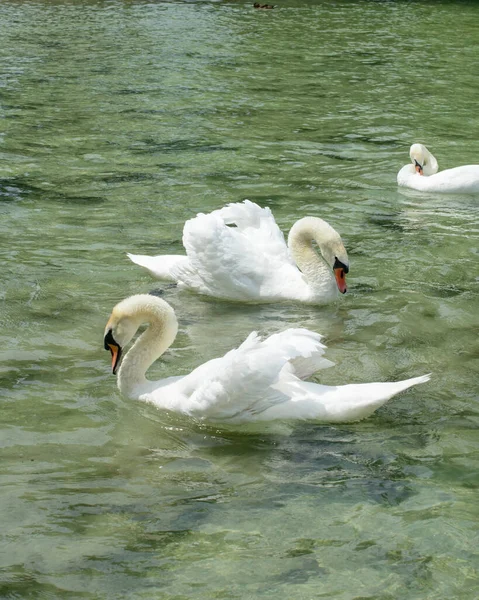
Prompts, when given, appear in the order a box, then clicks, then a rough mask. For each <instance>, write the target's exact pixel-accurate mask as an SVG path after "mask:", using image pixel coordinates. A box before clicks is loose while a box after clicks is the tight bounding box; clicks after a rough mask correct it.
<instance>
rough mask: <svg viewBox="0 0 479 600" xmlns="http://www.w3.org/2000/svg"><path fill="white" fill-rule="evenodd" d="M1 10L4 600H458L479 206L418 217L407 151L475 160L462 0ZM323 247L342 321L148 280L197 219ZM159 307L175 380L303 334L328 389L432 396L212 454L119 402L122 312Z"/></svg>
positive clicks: (470, 45)
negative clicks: (404, 171)
mask: <svg viewBox="0 0 479 600" xmlns="http://www.w3.org/2000/svg"><path fill="white" fill-rule="evenodd" d="M278 3H279V6H278V7H277V8H276V9H274V10H272V11H261V10H255V9H253V7H252V4H253V2H252V0H249V1H248V2H243V1H241V0H231V1H223V2H188V3H186V2H185V3H173V2H171V3H167V2H165V3H159V2H150V3H147V2H145V3H143V2H135V1H127V0H125V1H123V2H121V1H113V2H106V1H105V2H80V1H79V0H77V1H72V2H62V1H51V2H46V1H40V0H38V1H31V2H21V1H17V2H14V1H9V0H6V1H4V2H2V4H1V7H0V34H1V40H2V41H1V44H0V66H1V68H0V102H1V103H0V117H1V121H0V122H1V135H0V157H1V163H0V166H1V171H0V177H1V180H0V215H1V218H0V236H1V240H2V243H1V246H0V253H1V263H0V264H1V265H2V269H1V279H0V283H1V287H0V298H1V312H0V320H1V333H0V335H1V342H2V343H1V349H0V353H1V359H2V360H1V366H0V374H1V381H0V402H1V414H2V423H1V425H0V431H1V435H0V446H1V462H0V482H1V486H0V511H1V512H0V514H1V516H0V526H1V527H0V529H1V533H2V538H1V544H0V581H1V584H0V596H1V597H2V598H8V599H10V598H11V599H13V598H15V599H17V598H22V599H23V598H35V599H37V598H48V599H53V598H55V599H56V598H69V599H77V598H78V599H80V598H86V599H90V600H97V599H132V600H140V599H146V598H148V599H149V600H152V599H153V600H185V599H188V600H189V599H195V600H210V599H214V598H216V599H225V600H226V599H237V598H241V599H256V598H274V599H275V600H279V599H285V600H291V599H294V600H311V599H316V598H334V599H339V600H353V599H356V600H359V599H361V600H365V599H376V600H403V599H404V600H406V599H408V600H409V599H414V600H416V599H421V600H422V599H424V600H425V599H427V600H443V599H444V598H454V599H455V598H458V599H459V598H460V599H461V600H476V599H477V598H478V596H479V557H478V551H477V540H478V525H477V523H478V515H479V509H478V502H477V488H478V471H479V464H478V451H479V442H478V435H477V432H478V424H479V405H478V393H477V390H478V382H479V376H478V367H479V342H478V329H479V301H478V285H479V273H478V268H477V261H478V253H479V216H478V210H479V208H478V200H477V198H474V197H472V196H436V195H421V194H419V193H412V192H410V193H408V192H407V191H404V190H402V191H401V190H399V189H398V188H397V186H396V173H397V171H398V170H399V169H400V167H401V166H402V165H403V164H405V163H406V162H407V161H408V148H409V145H410V144H411V143H413V142H416V141H420V142H423V143H425V144H427V145H428V146H429V147H430V149H431V150H432V151H433V153H434V154H435V156H436V157H437V158H438V161H439V164H440V167H441V168H446V167H452V166H457V165H460V164H467V163H477V162H479V141H478V135H477V132H478V129H479V116H478V111H477V94H478V84H477V47H478V43H479V28H478V27H477V25H478V22H479V4H477V3H475V2H469V3H468V2H424V3H423V2H367V1H363V2H347V1H341V0H336V1H332V0H331V1H329V0H326V1H323V2H320V1H319V0H317V2H307V1H304V2H300V1H299V0H281V1H280V0H278ZM244 198H249V199H251V200H253V201H256V202H258V203H259V204H261V205H268V206H270V207H271V209H272V210H273V212H274V214H275V215H276V218H277V220H278V222H279V224H280V226H281V227H282V228H283V229H284V230H285V231H287V230H288V229H289V227H290V226H291V225H292V223H293V222H294V221H295V220H297V219H298V218H301V217H303V216H305V215H317V216H321V217H323V218H325V219H326V220H328V221H329V222H330V223H331V224H332V225H333V226H334V227H335V228H336V229H337V230H338V231H339V232H340V233H341V234H342V237H343V240H344V242H345V245H346V247H347V249H348V252H349V256H350V259H351V271H350V274H349V278H348V283H349V293H348V294H347V295H346V296H345V297H341V298H340V299H339V300H338V302H337V303H336V304H333V305H329V306H326V307H321V308H314V307H305V306H300V305H295V304H291V305H286V304H285V305H274V304H273V305H268V306H259V307H255V306H243V305H239V304H238V305H237V304H233V303H226V302H217V301H215V300H212V299H204V298H200V297H197V296H195V295H193V294H190V293H185V292H178V291H177V290H175V289H172V288H171V287H168V286H167V285H164V284H161V283H159V282H154V281H152V280H151V279H150V278H149V277H148V276H147V275H146V274H145V273H144V272H143V271H142V270H140V269H139V268H138V267H135V266H134V265H133V264H131V263H129V261H128V259H127V258H126V255H125V252H126V251H131V252H134V253H140V254H142V253H144V254H157V253H179V252H181V248H182V247H181V232H182V225H183V223H184V221H185V220H186V219H187V218H190V217H191V216H193V215H194V214H196V213H197V212H198V211H209V210H213V209H216V208H219V207H221V206H223V205H224V204H225V203H227V202H232V201H241V200H243V199H244ZM153 289H161V290H162V291H163V297H164V298H166V299H167V300H168V301H169V302H170V303H171V304H172V305H173V306H174V308H175V310H176V311H177V314H178V317H179V320H180V333H179V336H178V338H177V340H176V342H175V345H174V349H173V350H172V351H170V352H169V353H168V355H167V356H165V358H164V360H162V361H161V362H159V363H158V364H157V365H155V366H154V367H153V368H152V369H151V373H150V377H151V378H161V377H164V376H169V375H174V374H184V373H187V372H188V371H189V370H190V369H191V368H193V367H195V366H197V365H198V364H200V363H201V362H203V361H204V360H207V359H209V358H212V357H214V356H217V355H219V354H221V353H223V352H225V351H226V350H228V349H230V348H232V347H233V346H235V345H237V344H238V343H239V342H240V341H242V339H244V337H245V336H246V335H247V334H248V333H249V332H250V331H251V330H253V329H256V330H259V331H261V332H262V333H272V332H275V331H278V330H280V329H283V328H286V327H287V326H291V325H294V326H305V327H309V328H311V329H314V330H317V331H320V332H322V333H323V334H324V335H325V336H326V343H327V344H328V347H329V350H328V357H329V358H331V359H332V360H334V361H335V362H336V364H337V366H336V367H335V368H333V369H329V370H328V371H325V372H324V373H321V379H320V380H321V381H322V382H324V383H328V384H342V383H348V382H360V381H373V380H386V379H392V380H394V379H400V378H406V377H412V376H415V375H420V374H423V373H427V372H432V373H433V378H432V380H431V382H430V383H428V384H425V385H423V386H420V387H418V388H415V389H412V390H410V391H408V392H406V393H404V394H402V395H401V396H399V397H397V398H395V399H394V400H392V401H391V402H390V403H389V404H388V405H386V406H385V407H384V408H382V409H381V410H379V411H378V412H377V413H376V414H375V415H374V416H373V417H371V418H370V419H368V420H367V421H364V422H361V423H358V424H351V425H344V426H334V427H332V426H326V425H320V424H317V423H280V424H272V425H270V426H262V428H256V429H254V428H246V427H243V428H241V427H238V428H237V429H230V430H225V429H220V428H211V427H208V426H207V425H205V424H201V423H197V422H194V421H192V420H191V419H188V418H184V417H180V416H178V415H171V414H166V413H162V412H160V411H157V410H155V409H154V408H152V407H150V406H146V405H142V404H139V403H135V402H131V401H128V400H125V399H123V398H122V397H121V396H120V395H119V393H118V391H117V389H116V382H115V378H114V377H113V376H112V375H111V373H110V359H109V354H108V353H106V352H105V351H104V350H103V346H102V337H103V328H104V326H105V323H106V320H107V318H108V316H109V314H110V311H111V309H112V307H113V306H114V304H116V303H117V302H118V301H119V300H121V299H122V298H124V297H126V296H128V295H129V294H132V293H137V292H147V291H150V290H153Z"/></svg>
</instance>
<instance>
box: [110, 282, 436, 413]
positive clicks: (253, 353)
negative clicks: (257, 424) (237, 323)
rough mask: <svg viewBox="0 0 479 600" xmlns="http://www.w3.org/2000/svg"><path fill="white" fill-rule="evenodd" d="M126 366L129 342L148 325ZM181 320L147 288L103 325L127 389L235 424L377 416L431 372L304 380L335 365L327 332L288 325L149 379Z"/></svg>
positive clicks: (170, 407)
mask: <svg viewBox="0 0 479 600" xmlns="http://www.w3.org/2000/svg"><path fill="white" fill-rule="evenodd" d="M146 322H147V323H149V327H148V328H147V329H146V330H145V331H144V332H143V333H142V334H141V335H140V337H138V338H137V340H136V341H135V343H134V344H133V346H132V348H131V349H130V350H129V351H128V352H127V354H126V355H125V357H124V359H123V361H122V362H121V366H120V368H119V370H118V366H119V365H120V360H121V357H122V352H123V348H124V347H125V346H127V344H128V343H129V342H130V341H131V340H132V339H133V337H134V335H135V333H136V331H137V329H138V328H139V327H140V325H142V324H143V323H146ZM177 331H178V322H177V320H176V316H175V313H174V311H173V309H172V308H171V306H170V305H169V304H167V303H166V302H165V301H164V300H162V299H161V298H158V297H156V296H150V295H148V294H138V295H136V296H130V297H129V298H126V299H125V300H123V301H122V302H120V303H119V304H117V305H116V306H115V308H114V309H113V312H112V314H111V316H110V319H109V320H108V323H107V325H106V328H105V337H104V345H105V349H107V350H110V352H111V354H112V369H113V373H116V371H117V370H118V387H119V389H120V391H121V393H122V394H124V395H125V396H128V397H129V398H132V399H138V400H143V401H145V402H149V403H151V404H154V405H155V406H156V407H157V408H161V409H167V410H171V411H176V412H179V413H183V414H186V415H191V416H193V417H196V418H199V419H204V420H209V421H217V422H230V423H245V422H249V421H269V420H274V419H315V420H318V421H324V422H342V421H356V420H359V419H363V418H365V417H368V416H369V415H371V414H372V413H373V412H374V411H375V410H376V409H377V408H379V407H380V406H382V405H383V404H384V403H385V402H386V401H387V400H388V399H389V398H391V397H392V396H394V395H395V394H397V393H398V392H401V391H403V390H406V389H407V388H409V387H411V386H413V385H416V384H418V383H424V382H426V381H428V380H429V375H423V376H422V377H414V378H413V379H407V380H405V381H397V382H394V383H392V382H386V383H363V384H350V385H342V386H326V385H320V384H318V383H311V382H305V381H302V380H303V379H306V378H307V377H310V376H311V375H312V374H313V373H315V372H316V371H317V370H318V369H323V368H327V367H330V366H332V365H333V364H334V363H332V362H331V361H329V360H327V359H326V358H323V353H324V350H325V346H323V344H321V343H320V339H321V336H320V335H319V334H318V333H314V332H312V331H309V330H307V329H287V330H286V331H283V332H282V333H277V334H275V335H271V336H269V337H267V338H266V339H263V340H262V339H261V338H260V337H259V336H258V334H257V333H256V332H253V333H251V334H250V335H249V336H248V337H247V338H246V340H245V341H244V342H243V343H242V344H241V345H240V346H239V347H238V348H236V349H234V350H231V351H230V352H228V353H227V354H225V355H224V356H222V357H221V358H215V359H213V360H210V361H208V362H206V363H204V364H202V365H201V366H199V367H197V368H196V369H194V371H192V372H191V373H189V374H188V375H185V376H184V377H168V378H167V379H162V380H160V381H149V380H148V379H146V377H145V373H146V371H147V370H148V368H149V366H150V365H151V364H152V363H153V362H154V361H155V360H156V359H157V358H159V357H160V356H161V355H162V354H163V353H164V352H165V351H166V350H167V349H168V348H169V346H170V345H171V344H172V343H173V341H174V339H175V337H176V334H177Z"/></svg>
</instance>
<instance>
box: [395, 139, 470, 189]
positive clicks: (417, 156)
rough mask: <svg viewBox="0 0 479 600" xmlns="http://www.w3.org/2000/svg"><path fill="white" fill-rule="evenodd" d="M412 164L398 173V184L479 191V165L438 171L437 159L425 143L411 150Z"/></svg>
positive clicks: (415, 145) (423, 187)
mask: <svg viewBox="0 0 479 600" xmlns="http://www.w3.org/2000/svg"><path fill="white" fill-rule="evenodd" d="M409 156H410V157H411V164H409V165H405V166H404V167H403V168H402V169H401V170H400V171H399V173H398V176H397V182H398V185H400V186H403V187H408V188H412V189H413V190H419V191H422V192H444V193H448V194H460V193H462V194H476V193H479V165H464V166H462V167H455V168H454V169H446V170H444V171H441V172H440V173H438V169H439V166H438V164H437V160H436V159H435V158H434V156H433V155H432V154H431V153H430V152H429V150H428V149H427V148H426V146H423V144H413V145H412V146H411V148H410V150H409Z"/></svg>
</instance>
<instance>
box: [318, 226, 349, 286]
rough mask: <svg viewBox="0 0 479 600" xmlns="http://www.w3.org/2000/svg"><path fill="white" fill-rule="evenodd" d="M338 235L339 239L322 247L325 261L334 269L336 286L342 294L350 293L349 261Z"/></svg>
mask: <svg viewBox="0 0 479 600" xmlns="http://www.w3.org/2000/svg"><path fill="white" fill-rule="evenodd" d="M337 235H338V239H335V240H331V241H328V242H327V243H326V244H325V243H324V242H323V244H322V245H321V246H320V248H321V254H322V255H323V258H324V260H325V261H326V262H327V263H328V265H329V266H330V267H331V268H332V270H333V273H334V278H335V279H336V285H337V286H338V290H339V291H340V292H341V294H345V293H346V292H347V291H348V287H347V285H346V275H347V274H348V273H349V259H348V254H347V252H346V248H345V247H344V244H343V242H342V240H341V238H340V237H339V234H337Z"/></svg>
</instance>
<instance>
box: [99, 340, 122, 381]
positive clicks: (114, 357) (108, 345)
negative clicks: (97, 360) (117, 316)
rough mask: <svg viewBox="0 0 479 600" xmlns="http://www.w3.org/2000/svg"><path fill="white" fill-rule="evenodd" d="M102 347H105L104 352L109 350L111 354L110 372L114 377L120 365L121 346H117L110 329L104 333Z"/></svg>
mask: <svg viewBox="0 0 479 600" xmlns="http://www.w3.org/2000/svg"><path fill="white" fill-rule="evenodd" d="M103 345H104V347H105V350H109V351H110V352H111V370H112V371H113V375H114V374H115V373H116V370H117V368H118V365H119V364H120V359H121V346H119V345H118V344H117V342H116V341H115V339H114V337H113V334H112V332H111V329H108V330H107V332H106V333H105V339H104V343H103Z"/></svg>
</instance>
